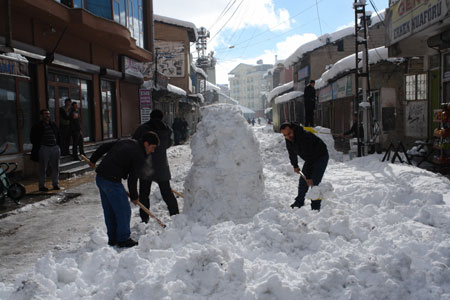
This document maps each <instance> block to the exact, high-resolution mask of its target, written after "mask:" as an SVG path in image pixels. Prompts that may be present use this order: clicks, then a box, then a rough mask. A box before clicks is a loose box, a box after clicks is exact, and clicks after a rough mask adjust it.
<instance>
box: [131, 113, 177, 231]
mask: <svg viewBox="0 0 450 300" xmlns="http://www.w3.org/2000/svg"><path fill="white" fill-rule="evenodd" d="M163 117H164V113H163V112H162V111H160V110H159V109H155V110H153V111H152V112H151V114H150V121H148V122H146V123H144V124H142V125H141V126H139V127H138V128H137V129H136V132H135V133H134V134H133V139H139V138H140V137H141V136H142V135H143V134H144V133H145V132H148V131H153V132H156V133H157V134H158V136H159V139H160V141H161V143H160V144H159V146H158V147H157V148H156V150H155V153H153V154H152V167H153V173H152V174H149V176H148V177H146V178H145V179H144V178H143V179H141V180H140V182H139V201H140V202H141V203H142V204H143V205H144V206H145V207H147V208H150V198H149V196H150V191H151V187H152V182H153V181H156V182H157V183H158V185H159V190H160V192H161V196H162V198H163V200H164V202H166V204H167V208H168V210H169V214H170V215H171V216H172V215H176V214H178V213H179V210H178V202H177V199H176V198H175V196H174V195H173V192H172V188H171V187H170V179H171V174H170V169H169V162H168V161H167V153H166V151H167V149H168V148H169V147H170V146H172V139H171V135H172V130H171V129H170V127H169V126H167V125H166V124H165V123H164V122H163ZM140 216H141V219H142V222H145V223H147V222H148V218H149V216H148V215H147V214H146V213H145V212H144V211H143V210H142V209H141V210H140Z"/></svg>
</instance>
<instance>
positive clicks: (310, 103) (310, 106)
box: [304, 80, 316, 127]
mask: <svg viewBox="0 0 450 300" xmlns="http://www.w3.org/2000/svg"><path fill="white" fill-rule="evenodd" d="M315 84H316V82H315V81H314V80H311V81H310V82H309V84H308V85H307V86H306V87H305V91H304V98H305V127H312V126H314V109H316V90H315V89H314V85H315Z"/></svg>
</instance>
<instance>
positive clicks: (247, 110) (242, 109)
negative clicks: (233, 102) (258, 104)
mask: <svg viewBox="0 0 450 300" xmlns="http://www.w3.org/2000/svg"><path fill="white" fill-rule="evenodd" d="M238 107H239V108H240V109H241V111H242V113H244V114H254V113H255V112H254V111H253V110H251V109H250V108H248V107H245V106H242V105H238Z"/></svg>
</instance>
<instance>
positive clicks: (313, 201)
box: [311, 200, 322, 211]
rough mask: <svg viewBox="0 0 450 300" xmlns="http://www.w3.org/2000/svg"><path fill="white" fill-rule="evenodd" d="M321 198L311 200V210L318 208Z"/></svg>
mask: <svg viewBox="0 0 450 300" xmlns="http://www.w3.org/2000/svg"><path fill="white" fill-rule="evenodd" d="M321 202H322V200H311V210H319V211H320V204H321Z"/></svg>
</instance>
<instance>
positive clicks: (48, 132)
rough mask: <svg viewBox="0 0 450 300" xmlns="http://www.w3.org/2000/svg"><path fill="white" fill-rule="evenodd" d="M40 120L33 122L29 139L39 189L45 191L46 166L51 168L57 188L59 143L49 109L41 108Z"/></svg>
mask: <svg viewBox="0 0 450 300" xmlns="http://www.w3.org/2000/svg"><path fill="white" fill-rule="evenodd" d="M40 114H41V121H40V122H39V123H37V124H35V125H34V126H33V127H32V128H31V131H30V141H31V144H33V148H32V149H31V159H32V160H33V161H36V162H39V191H41V192H46V191H48V188H46V187H45V177H46V175H47V167H48V165H50V168H51V170H52V183H53V189H54V190H59V185H58V183H59V157H60V155H61V150H60V148H59V146H58V144H59V132H58V127H56V124H55V123H54V122H52V121H51V120H50V111H49V110H48V109H42V110H41V112H40Z"/></svg>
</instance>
